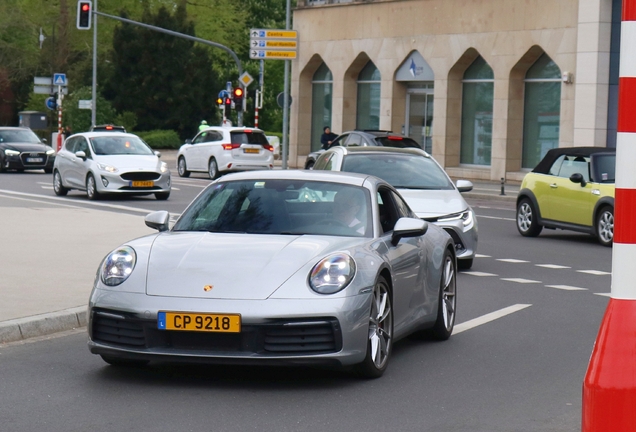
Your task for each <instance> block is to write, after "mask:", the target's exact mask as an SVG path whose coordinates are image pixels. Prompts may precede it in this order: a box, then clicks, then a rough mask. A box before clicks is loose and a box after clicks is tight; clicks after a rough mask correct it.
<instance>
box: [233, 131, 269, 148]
mask: <svg viewBox="0 0 636 432" xmlns="http://www.w3.org/2000/svg"><path fill="white" fill-rule="evenodd" d="M230 138H231V140H232V144H261V145H267V144H269V142H268V141H267V137H266V136H265V134H264V133H262V132H241V131H237V132H230Z"/></svg>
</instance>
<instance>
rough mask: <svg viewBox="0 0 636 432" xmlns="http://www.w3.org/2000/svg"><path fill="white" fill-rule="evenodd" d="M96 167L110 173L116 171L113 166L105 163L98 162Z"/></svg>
mask: <svg viewBox="0 0 636 432" xmlns="http://www.w3.org/2000/svg"><path fill="white" fill-rule="evenodd" d="M97 167H98V168H99V169H100V170H102V171H106V172H110V173H116V172H117V171H118V169H117V168H115V167H114V166H111V165H106V164H102V163H98V164H97Z"/></svg>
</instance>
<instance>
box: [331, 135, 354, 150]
mask: <svg viewBox="0 0 636 432" xmlns="http://www.w3.org/2000/svg"><path fill="white" fill-rule="evenodd" d="M348 137H349V134H345V135H340V136H339V137H338V138H336V139H335V140H334V141H333V142H332V143H331V146H330V147H335V146H342V145H344V143H345V141H346V140H347V138H348Z"/></svg>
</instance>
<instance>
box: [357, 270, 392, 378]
mask: <svg viewBox="0 0 636 432" xmlns="http://www.w3.org/2000/svg"><path fill="white" fill-rule="evenodd" d="M367 335H368V339H367V355H366V357H365V359H364V361H363V362H362V363H359V364H357V365H356V366H355V370H356V372H357V373H358V374H359V375H360V376H363V377H365V378H379V377H381V376H382V374H383V373H384V371H385V370H386V368H387V366H388V364H389V358H390V356H391V351H392V350H393V304H392V302H391V293H390V290H389V284H388V282H387V281H386V279H385V278H384V277H382V276H380V277H378V280H377V282H376V283H375V287H374V288H373V297H372V301H371V310H370V312H369V331H368V333H367Z"/></svg>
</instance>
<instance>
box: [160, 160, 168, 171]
mask: <svg viewBox="0 0 636 432" xmlns="http://www.w3.org/2000/svg"><path fill="white" fill-rule="evenodd" d="M167 171H168V164H167V163H165V162H161V172H162V173H165V172H167Z"/></svg>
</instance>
